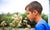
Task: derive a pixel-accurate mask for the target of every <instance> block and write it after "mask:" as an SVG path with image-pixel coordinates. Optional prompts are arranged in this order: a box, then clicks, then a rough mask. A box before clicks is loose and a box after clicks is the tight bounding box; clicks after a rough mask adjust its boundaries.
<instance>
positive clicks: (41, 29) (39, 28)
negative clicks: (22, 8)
mask: <svg viewBox="0 0 50 30" xmlns="http://www.w3.org/2000/svg"><path fill="white" fill-rule="evenodd" d="M35 30H50V27H49V25H48V24H47V22H46V21H44V20H40V21H39V22H38V23H37V24H36V26H35Z"/></svg>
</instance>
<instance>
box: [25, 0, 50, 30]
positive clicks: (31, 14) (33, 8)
mask: <svg viewBox="0 0 50 30" xmlns="http://www.w3.org/2000/svg"><path fill="white" fill-rule="evenodd" d="M42 9H43V8H42V6H41V4H40V3H39V2H37V1H33V2H31V3H30V4H28V5H27V6H26V8H25V10H26V12H27V17H28V18H29V19H30V21H31V22H32V21H35V22H36V23H37V24H36V26H35V30H50V28H49V25H48V24H47V22H46V21H44V20H43V19H42V18H41V12H42Z"/></svg>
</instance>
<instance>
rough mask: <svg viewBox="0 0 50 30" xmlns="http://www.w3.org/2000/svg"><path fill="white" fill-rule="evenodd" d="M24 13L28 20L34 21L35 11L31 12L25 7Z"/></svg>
mask: <svg viewBox="0 0 50 30" xmlns="http://www.w3.org/2000/svg"><path fill="white" fill-rule="evenodd" d="M26 13H27V17H28V18H29V19H30V21H31V22H32V21H34V19H35V17H36V15H37V13H36V11H34V12H33V13H32V12H30V11H29V10H28V9H26Z"/></svg>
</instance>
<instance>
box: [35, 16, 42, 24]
mask: <svg viewBox="0 0 50 30" xmlns="http://www.w3.org/2000/svg"><path fill="white" fill-rule="evenodd" d="M40 20H42V18H41V15H39V16H37V17H36V19H35V22H36V23H38V22H39V21H40Z"/></svg>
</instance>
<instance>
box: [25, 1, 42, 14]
mask: <svg viewBox="0 0 50 30" xmlns="http://www.w3.org/2000/svg"><path fill="white" fill-rule="evenodd" d="M27 8H28V10H29V11H31V12H33V11H34V10H37V11H38V13H39V14H41V12H42V9H43V8H42V6H41V4H40V3H39V2H37V1H33V2H31V3H30V4H28V5H27V6H26V7H25V10H26V9H27Z"/></svg>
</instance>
